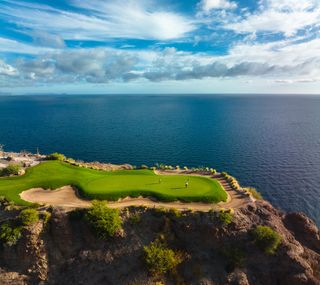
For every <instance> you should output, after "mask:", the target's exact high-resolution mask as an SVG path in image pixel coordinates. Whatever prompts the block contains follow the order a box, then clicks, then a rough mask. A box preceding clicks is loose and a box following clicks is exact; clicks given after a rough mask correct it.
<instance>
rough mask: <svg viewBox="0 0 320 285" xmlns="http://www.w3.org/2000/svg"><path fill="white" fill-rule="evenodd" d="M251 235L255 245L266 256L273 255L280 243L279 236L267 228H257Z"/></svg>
mask: <svg viewBox="0 0 320 285" xmlns="http://www.w3.org/2000/svg"><path fill="white" fill-rule="evenodd" d="M251 235H252V237H253V239H254V242H255V244H256V245H257V246H258V247H259V248H260V249H261V250H263V251H264V252H265V253H267V254H274V253H275V252H276V250H277V248H278V246H279V245H280V243H281V236H280V235H279V234H278V233H277V232H276V231H274V230H273V229H272V228H270V227H267V226H257V227H256V228H255V229H254V230H252V231H251Z"/></svg>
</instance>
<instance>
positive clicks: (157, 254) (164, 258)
mask: <svg viewBox="0 0 320 285" xmlns="http://www.w3.org/2000/svg"><path fill="white" fill-rule="evenodd" d="M144 253H145V257H144V258H145V262H146V264H147V266H148V268H149V271H150V272H151V273H153V274H155V275H159V274H164V273H166V272H168V271H172V270H174V269H175V268H176V267H177V265H179V264H180V263H181V262H182V261H183V260H182V258H181V256H180V255H179V254H178V253H176V252H175V251H173V250H172V249H170V248H167V247H166V246H165V245H164V244H163V243H161V242H159V241H155V242H152V243H151V244H150V245H148V246H144Z"/></svg>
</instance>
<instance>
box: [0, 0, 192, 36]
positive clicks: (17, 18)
mask: <svg viewBox="0 0 320 285" xmlns="http://www.w3.org/2000/svg"><path fill="white" fill-rule="evenodd" d="M9 3H10V5H4V4H2V5H1V4H0V8H1V10H0V14H2V15H3V17H5V18H6V19H7V20H8V21H12V22H14V23H16V24H17V25H18V26H21V27H24V28H28V29H31V30H38V31H42V32H43V31H44V32H46V33H50V34H54V35H59V36H61V37H62V38H63V39H68V40H72V39H73V40H80V39H81V40H97V41H104V40H107V39H110V38H134V39H151V40H155V39H157V40H172V39H178V38H182V37H184V36H186V34H187V33H188V32H190V31H192V30H193V29H194V28H195V27H194V25H193V24H192V21H191V20H190V19H188V18H186V17H184V16H182V15H179V14H177V13H174V12H171V11H167V10H165V9H161V8H160V7H159V5H152V4H153V2H152V0H149V1H143V0H136V1H133V0H131V1H125V0H116V1H99V0H92V1H77V0H75V1H73V2H72V4H73V5H74V6H75V7H76V8H77V9H78V12H71V11H67V10H60V9H56V8H52V7H49V6H46V5H35V4H31V3H25V2H17V1H9ZM79 8H80V9H86V13H81V12H79V11H81V10H79Z"/></svg>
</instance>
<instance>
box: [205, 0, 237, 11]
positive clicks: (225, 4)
mask: <svg viewBox="0 0 320 285" xmlns="http://www.w3.org/2000/svg"><path fill="white" fill-rule="evenodd" d="M200 6H201V8H202V9H203V10H204V11H205V12H209V11H210V10H213V9H235V8H237V4H236V3H235V2H231V1H229V0H202V1H201V3H200Z"/></svg>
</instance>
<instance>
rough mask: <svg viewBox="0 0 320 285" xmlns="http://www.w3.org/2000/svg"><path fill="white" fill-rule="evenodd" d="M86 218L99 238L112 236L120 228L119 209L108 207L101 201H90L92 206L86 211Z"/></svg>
mask: <svg viewBox="0 0 320 285" xmlns="http://www.w3.org/2000/svg"><path fill="white" fill-rule="evenodd" d="M86 220H87V221H88V222H89V224H90V225H91V226H92V228H93V229H94V230H95V232H96V234H97V236H98V237H99V238H101V239H105V238H107V237H109V236H114V235H115V234H116V233H117V232H118V231H119V230H121V228H122V220H121V217H120V214H119V210H118V209H111V208H108V207H107V206H106V204H105V203H104V202H102V201H93V202H92V207H91V208H90V209H89V210H88V212H87V213H86Z"/></svg>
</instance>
